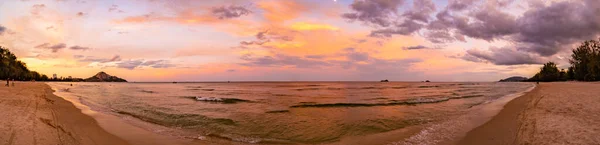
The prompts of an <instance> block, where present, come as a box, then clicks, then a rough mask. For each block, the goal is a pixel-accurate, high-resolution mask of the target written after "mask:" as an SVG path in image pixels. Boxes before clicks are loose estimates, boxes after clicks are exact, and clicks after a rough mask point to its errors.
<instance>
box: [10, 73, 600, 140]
mask: <svg viewBox="0 0 600 145" xmlns="http://www.w3.org/2000/svg"><path fill="white" fill-rule="evenodd" d="M598 87H600V83H582V82H567V83H542V84H540V85H537V86H535V87H534V88H532V89H530V90H529V91H526V92H525V93H524V94H522V95H519V96H517V97H514V98H513V99H509V101H507V103H505V104H503V105H501V106H500V110H498V111H499V112H497V113H496V114H495V115H493V116H492V117H491V118H490V119H489V120H488V121H485V122H484V123H482V124H480V125H476V127H474V128H473V129H471V130H469V131H468V133H466V136H463V137H461V138H460V139H458V140H457V141H449V142H438V143H441V144H525V143H529V144H549V143H554V142H559V143H563V144H573V143H575V144H590V143H592V144H593V143H598V142H600V138H597V137H595V136H598V135H600V127H594V122H596V121H599V122H600V116H599V115H595V114H593V113H594V112H597V111H600V107H595V106H594V105H593V103H594V102H597V103H600V102H598V100H600V99H597V97H596V98H594V95H593V94H600V90H594V88H598ZM0 94H8V95H6V96H7V97H2V98H0V109H3V110H7V111H4V112H2V113H0V115H3V116H7V118H8V119H4V120H2V121H0V125H2V127H0V132H2V133H1V134H0V142H3V143H5V144H6V143H8V144H38V143H39V144H84V145H86V144H115V145H129V144H132V145H135V144H165V143H167V144H175V145H177V144H181V145H195V144H243V143H240V142H231V141H226V140H199V139H192V138H181V137H174V136H164V135H161V134H159V133H156V132H153V131H148V130H145V129H142V128H143V127H139V126H137V125H132V124H130V123H131V122H129V121H128V120H123V119H122V118H119V117H118V116H114V115H111V114H105V113H99V112H94V111H93V110H90V108H89V107H87V106H85V105H82V104H81V103H80V102H78V100H77V99H76V97H75V98H69V97H68V96H67V97H65V96H62V95H59V94H60V92H59V91H57V92H55V91H53V90H52V88H51V87H50V85H48V84H46V83H39V82H38V83H32V82H18V83H17V86H16V87H2V88H0ZM517 94H518V93H517ZM59 96H60V97H59ZM569 96H577V97H578V98H579V99H572V98H569ZM580 97H583V99H581V98H580ZM586 103H587V104H586ZM590 104H591V105H590ZM557 105H560V107H556V106H557ZM494 106H497V105H494ZM86 107H87V108H86ZM586 110H588V111H586ZM53 114H54V116H53ZM570 114H576V115H577V116H573V115H570ZM36 118H37V119H36ZM480 121H481V120H480ZM565 122H566V123H568V124H566V125H565ZM557 125H558V126H557ZM417 128H418V127H415V128H411V129H409V128H407V129H405V130H399V131H392V132H389V133H382V134H379V135H374V136H369V137H370V138H372V139H389V136H387V135H407V134H406V133H409V132H413V133H409V134H414V129H417ZM410 130H412V131H410ZM542 131H543V132H545V133H544V134H539V132H542ZM548 131H549V133H546V132H548ZM572 134H577V135H572ZM384 135H386V136H384ZM352 142H354V143H358V142H363V143H375V142H370V141H367V140H360V139H350V140H345V141H340V142H337V143H332V144H339V143H352Z"/></svg>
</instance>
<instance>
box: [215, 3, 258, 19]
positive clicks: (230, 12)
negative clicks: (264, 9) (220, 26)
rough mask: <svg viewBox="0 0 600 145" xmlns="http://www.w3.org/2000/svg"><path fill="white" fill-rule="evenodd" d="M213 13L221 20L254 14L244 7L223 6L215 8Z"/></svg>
mask: <svg viewBox="0 0 600 145" xmlns="http://www.w3.org/2000/svg"><path fill="white" fill-rule="evenodd" d="M211 12H212V14H213V15H215V16H216V17H218V18H219V19H231V18H237V17H241V16H244V15H248V14H250V13H252V11H250V10H248V9H247V8H245V7H242V6H228V7H225V6H221V7H216V8H213V9H212V11H211Z"/></svg>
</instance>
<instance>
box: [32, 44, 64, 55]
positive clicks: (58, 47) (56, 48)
mask: <svg viewBox="0 0 600 145" xmlns="http://www.w3.org/2000/svg"><path fill="white" fill-rule="evenodd" d="M66 47H67V45H66V44H64V43H58V44H54V45H51V44H50V43H44V44H40V45H37V46H35V47H34V48H38V49H49V50H52V53H56V52H58V51H59V50H61V49H64V48H66Z"/></svg>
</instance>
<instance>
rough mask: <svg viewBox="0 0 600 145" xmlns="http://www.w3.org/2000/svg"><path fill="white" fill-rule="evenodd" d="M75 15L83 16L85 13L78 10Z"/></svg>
mask: <svg viewBox="0 0 600 145" xmlns="http://www.w3.org/2000/svg"><path fill="white" fill-rule="evenodd" d="M76 15H77V16H78V17H83V16H85V15H86V13H84V12H78V13H77V14H76Z"/></svg>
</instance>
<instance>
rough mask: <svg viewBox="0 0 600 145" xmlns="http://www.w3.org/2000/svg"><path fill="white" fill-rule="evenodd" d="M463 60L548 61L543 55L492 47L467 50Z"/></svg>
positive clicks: (512, 63) (537, 62) (497, 62)
mask: <svg viewBox="0 0 600 145" xmlns="http://www.w3.org/2000/svg"><path fill="white" fill-rule="evenodd" d="M462 59H463V60H467V61H472V62H490V63H493V64H496V65H520V64H543V63H545V62H546V60H545V59H542V58H541V57H539V56H537V55H535V54H530V53H527V52H522V51H517V50H515V49H510V48H506V47H505V48H490V51H489V52H488V51H483V50H478V49H470V50H467V54H465V56H463V57H462Z"/></svg>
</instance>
